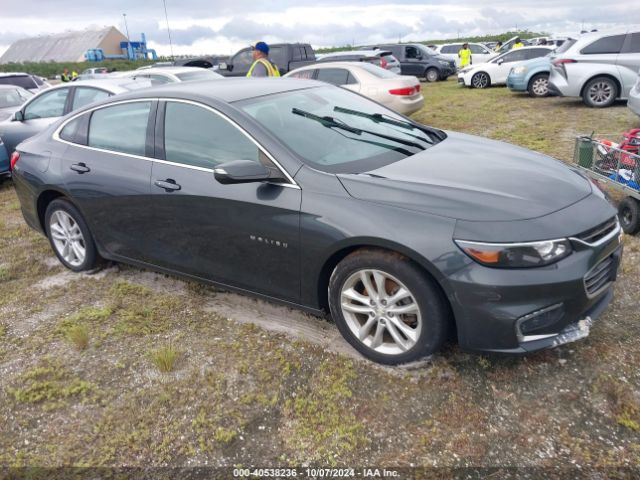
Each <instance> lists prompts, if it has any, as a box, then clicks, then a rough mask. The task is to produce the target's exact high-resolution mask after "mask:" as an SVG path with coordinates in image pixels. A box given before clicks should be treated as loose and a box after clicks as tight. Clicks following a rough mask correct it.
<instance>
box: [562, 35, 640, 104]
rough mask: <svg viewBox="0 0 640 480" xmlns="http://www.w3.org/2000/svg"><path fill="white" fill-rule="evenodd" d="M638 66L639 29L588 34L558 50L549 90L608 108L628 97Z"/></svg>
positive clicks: (570, 41) (639, 50) (639, 53)
mask: <svg viewBox="0 0 640 480" xmlns="http://www.w3.org/2000/svg"><path fill="white" fill-rule="evenodd" d="M639 68H640V31H626V32H617V33H601V32H597V33H587V34H584V35H582V36H580V37H579V38H578V40H568V41H567V42H565V43H564V44H563V45H562V46H561V47H560V48H559V49H558V50H556V52H555V54H554V55H553V57H552V58H551V75H550V76H549V91H550V92H551V93H555V94H557V95H562V96H565V97H582V99H583V101H584V103H585V104H586V105H588V106H589V107H600V108H601V107H608V106H610V105H611V104H613V102H615V100H616V99H623V100H626V99H627V98H628V97H629V91H630V90H631V88H632V87H633V85H634V84H635V83H636V78H637V72H638V69H639Z"/></svg>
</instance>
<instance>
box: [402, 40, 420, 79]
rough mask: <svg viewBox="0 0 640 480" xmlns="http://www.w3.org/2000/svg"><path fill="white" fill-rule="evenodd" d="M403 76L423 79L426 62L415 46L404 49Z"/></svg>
mask: <svg viewBox="0 0 640 480" xmlns="http://www.w3.org/2000/svg"><path fill="white" fill-rule="evenodd" d="M402 74H403V75H415V76H416V77H422V76H423V75H424V62H423V59H422V52H420V50H418V48H417V47H414V46H413V45H407V46H405V47H404V62H402Z"/></svg>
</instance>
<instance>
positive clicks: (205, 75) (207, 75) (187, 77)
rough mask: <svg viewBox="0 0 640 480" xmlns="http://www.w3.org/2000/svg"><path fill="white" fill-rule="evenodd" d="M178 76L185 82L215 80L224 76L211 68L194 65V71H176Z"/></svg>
mask: <svg viewBox="0 0 640 480" xmlns="http://www.w3.org/2000/svg"><path fill="white" fill-rule="evenodd" d="M176 77H178V78H179V79H180V80H181V81H183V82H190V81H193V80H214V79H218V78H221V77H222V76H221V75H218V74H217V73H215V72H212V71H211V70H205V69H204V68H197V67H193V72H183V73H176Z"/></svg>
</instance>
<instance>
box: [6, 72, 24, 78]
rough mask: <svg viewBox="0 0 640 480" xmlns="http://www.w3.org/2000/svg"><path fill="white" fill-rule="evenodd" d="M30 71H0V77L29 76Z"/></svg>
mask: <svg viewBox="0 0 640 480" xmlns="http://www.w3.org/2000/svg"><path fill="white" fill-rule="evenodd" d="M31 76H32V75H31V74H30V73H24V72H0V77H31Z"/></svg>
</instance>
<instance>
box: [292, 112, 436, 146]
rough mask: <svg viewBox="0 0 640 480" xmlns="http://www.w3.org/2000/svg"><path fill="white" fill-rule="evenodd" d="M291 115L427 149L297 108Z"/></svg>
mask: <svg viewBox="0 0 640 480" xmlns="http://www.w3.org/2000/svg"><path fill="white" fill-rule="evenodd" d="M291 113H293V114H295V115H300V116H301V117H305V118H308V119H310V120H315V121H316V122H319V123H321V124H322V125H323V126H325V127H327V128H340V129H342V130H346V131H347V132H351V133H355V134H356V135H362V134H363V133H367V134H369V135H373V136H375V137H379V138H384V139H385V140H390V141H392V142H396V143H399V144H401V145H406V146H408V147H414V148H418V149H420V150H426V148H425V147H424V146H423V145H420V144H419V143H416V142H412V141H411V140H405V139H403V138H399V137H394V136H393V135H385V134H384V133H378V132H373V131H371V130H364V129H362V128H356V127H352V126H350V125H348V124H346V123H344V122H342V121H339V120H336V119H335V118H333V117H330V116H324V117H321V116H319V115H316V114H314V113H311V112H307V111H305V110H300V109H299V108H295V107H294V108H292V109H291Z"/></svg>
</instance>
